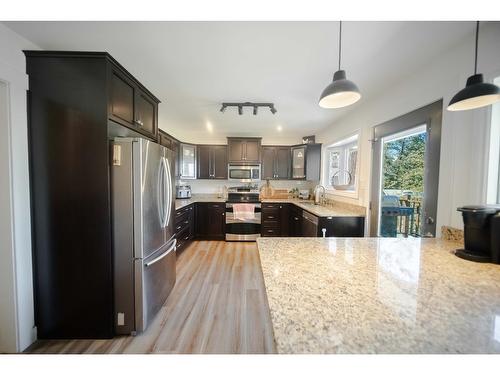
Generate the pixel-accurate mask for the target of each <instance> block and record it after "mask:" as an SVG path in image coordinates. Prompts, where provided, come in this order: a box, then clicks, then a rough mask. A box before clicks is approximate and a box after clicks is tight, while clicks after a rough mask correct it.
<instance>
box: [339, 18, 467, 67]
mask: <svg viewBox="0 0 500 375" xmlns="http://www.w3.org/2000/svg"><path fill="white" fill-rule="evenodd" d="M339 22H340V25H339V69H338V70H340V56H341V55H342V21H339ZM476 43H477V42H476ZM476 56H477V48H476Z"/></svg>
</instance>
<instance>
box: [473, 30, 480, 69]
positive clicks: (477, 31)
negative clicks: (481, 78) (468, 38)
mask: <svg viewBox="0 0 500 375" xmlns="http://www.w3.org/2000/svg"><path fill="white" fill-rule="evenodd" d="M478 37H479V21H476V55H475V56H474V75H476V74H477V44H478Z"/></svg>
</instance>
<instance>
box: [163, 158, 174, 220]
mask: <svg viewBox="0 0 500 375" xmlns="http://www.w3.org/2000/svg"><path fill="white" fill-rule="evenodd" d="M163 160H164V163H165V176H166V180H167V186H166V191H167V198H166V199H165V204H166V208H167V209H166V210H165V211H166V212H165V220H164V221H165V227H167V226H168V224H169V222H170V214H171V212H172V196H173V191H172V177H171V174H170V163H169V162H168V159H166V158H165V157H164V158H163Z"/></svg>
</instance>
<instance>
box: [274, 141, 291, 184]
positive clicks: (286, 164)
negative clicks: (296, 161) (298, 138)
mask: <svg viewBox="0 0 500 375" xmlns="http://www.w3.org/2000/svg"><path fill="white" fill-rule="evenodd" d="M291 159H292V155H291V151H290V147H278V148H277V149H276V157H275V173H276V178H278V179H281V180H287V179H289V178H290V164H291Z"/></svg>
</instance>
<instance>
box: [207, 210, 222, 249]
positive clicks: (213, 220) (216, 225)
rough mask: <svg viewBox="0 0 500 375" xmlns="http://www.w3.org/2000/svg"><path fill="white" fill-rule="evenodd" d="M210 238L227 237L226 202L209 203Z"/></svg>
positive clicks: (208, 224)
mask: <svg viewBox="0 0 500 375" xmlns="http://www.w3.org/2000/svg"><path fill="white" fill-rule="evenodd" d="M207 226H208V238H210V239H220V240H223V239H224V238H225V233H226V231H225V227H226V207H225V204H224V203H208V223H207Z"/></svg>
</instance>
